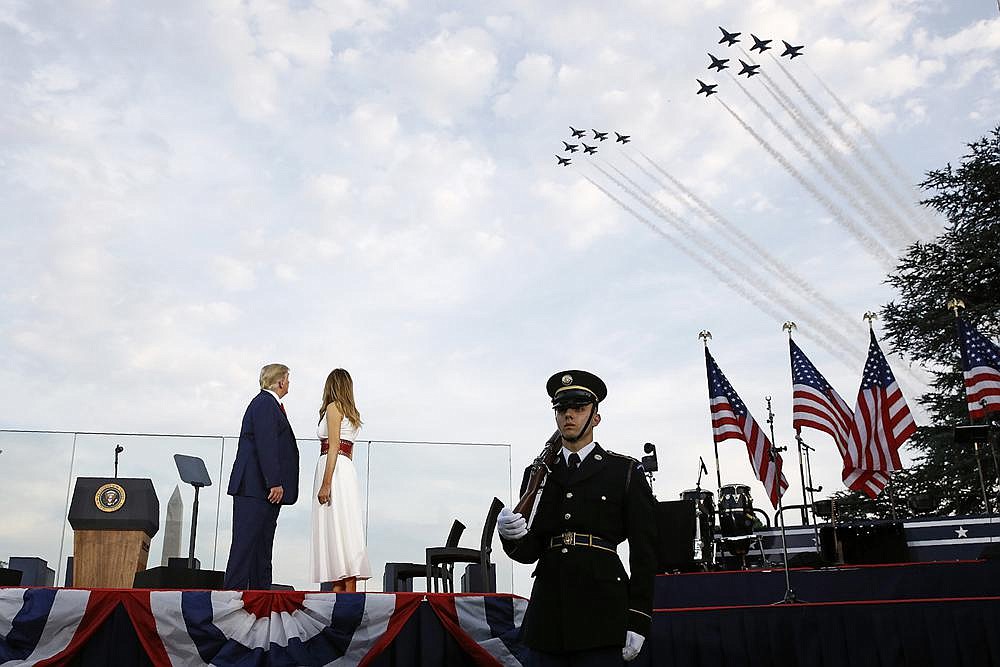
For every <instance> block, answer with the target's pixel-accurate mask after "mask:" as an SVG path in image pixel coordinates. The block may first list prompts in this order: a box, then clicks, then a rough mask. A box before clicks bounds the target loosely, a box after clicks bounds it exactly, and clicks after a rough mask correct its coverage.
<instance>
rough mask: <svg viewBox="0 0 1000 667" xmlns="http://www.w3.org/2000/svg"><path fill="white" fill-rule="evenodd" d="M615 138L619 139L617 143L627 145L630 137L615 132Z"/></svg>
mask: <svg viewBox="0 0 1000 667" xmlns="http://www.w3.org/2000/svg"><path fill="white" fill-rule="evenodd" d="M615 136H616V137H618V138H617V139H615V141H619V142H621V143H623V144H627V143H628V142H629V135H627V134H621V133H620V132H615Z"/></svg>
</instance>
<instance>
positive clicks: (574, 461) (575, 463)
mask: <svg viewBox="0 0 1000 667" xmlns="http://www.w3.org/2000/svg"><path fill="white" fill-rule="evenodd" d="M579 467H580V455H579V454H577V453H576V452H573V453H572V454H570V455H569V471H570V472H576V469H577V468H579Z"/></svg>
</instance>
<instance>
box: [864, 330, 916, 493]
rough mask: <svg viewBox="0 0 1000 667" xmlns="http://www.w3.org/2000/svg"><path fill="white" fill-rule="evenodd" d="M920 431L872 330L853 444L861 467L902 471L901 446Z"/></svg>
mask: <svg viewBox="0 0 1000 667" xmlns="http://www.w3.org/2000/svg"><path fill="white" fill-rule="evenodd" d="M916 432H917V426H916V424H914V423H913V415H911V414H910V408H908V407H907V405H906V399H905V398H903V392H902V391H900V390H899V385H898V384H896V378H895V376H893V374H892V370H891V369H890V368H889V364H888V363H887V362H886V360H885V355H884V354H882V349H881V348H880V347H879V346H878V341H877V340H875V332H874V331H872V332H871V343H870V344H869V346H868V361H866V362H865V370H864V374H863V375H862V377H861V388H860V389H859V390H858V403H857V405H855V406H854V429H853V432H852V438H854V442H855V443H856V445H851V446H856V447H857V451H858V452H859V456H860V458H859V459H858V462H857V467H859V468H861V469H863V470H868V471H872V472H876V471H879V472H885V473H889V472H892V471H893V470H899V469H900V468H902V467H903V466H902V464H901V463H900V462H899V447H900V445H902V444H903V443H904V442H906V441H907V440H908V439H909V437H910V436H911V435H913V434H914V433H916ZM869 495H870V494H869Z"/></svg>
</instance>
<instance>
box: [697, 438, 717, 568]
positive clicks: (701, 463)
mask: <svg viewBox="0 0 1000 667" xmlns="http://www.w3.org/2000/svg"><path fill="white" fill-rule="evenodd" d="M707 470H708V469H707V468H706V467H705V460H704V459H703V458H701V457H700V456H699V457H698V479H697V480H696V481H695V483H694V490H695V501H694V559H695V560H696V561H702V564H703V565H704V559H705V550H704V544H703V543H702V534H701V519H702V517H703V516H705V509H704V507H703V505H704V501H703V500H702V499H701V474H702V473H703V472H707ZM711 529H712V527H711V526H709V530H711ZM713 560H714V559H713ZM706 569H707V568H706Z"/></svg>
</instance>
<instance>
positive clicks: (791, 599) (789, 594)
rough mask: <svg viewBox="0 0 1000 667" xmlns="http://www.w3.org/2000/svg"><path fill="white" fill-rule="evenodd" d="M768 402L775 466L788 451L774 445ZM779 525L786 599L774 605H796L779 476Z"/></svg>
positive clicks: (771, 417)
mask: <svg viewBox="0 0 1000 667" xmlns="http://www.w3.org/2000/svg"><path fill="white" fill-rule="evenodd" d="M764 398H765V400H766V401H767V425H768V427H769V428H770V430H771V447H770V449H769V450H768V455H769V456H770V457H771V463H772V464H775V463H777V461H778V452H781V451H783V450H784V449H786V448H785V447H778V446H777V445H775V444H774V411H773V410H771V397H770V396H765V397H764ZM777 484H778V519H779V521H778V525H779V526H780V527H781V556H782V560H783V561H784V563H783V567H784V570H785V597H783V598H782V599H781V600H779V601H778V602H775V603H774V604H795V603H797V602H801V600H799V599H798V598H797V597H795V589H793V588H792V577H791V573H790V572H789V567H788V542H787V540H786V538H785V514H784V512H782V506H781V478H780V475H779V478H778V481H777Z"/></svg>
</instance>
